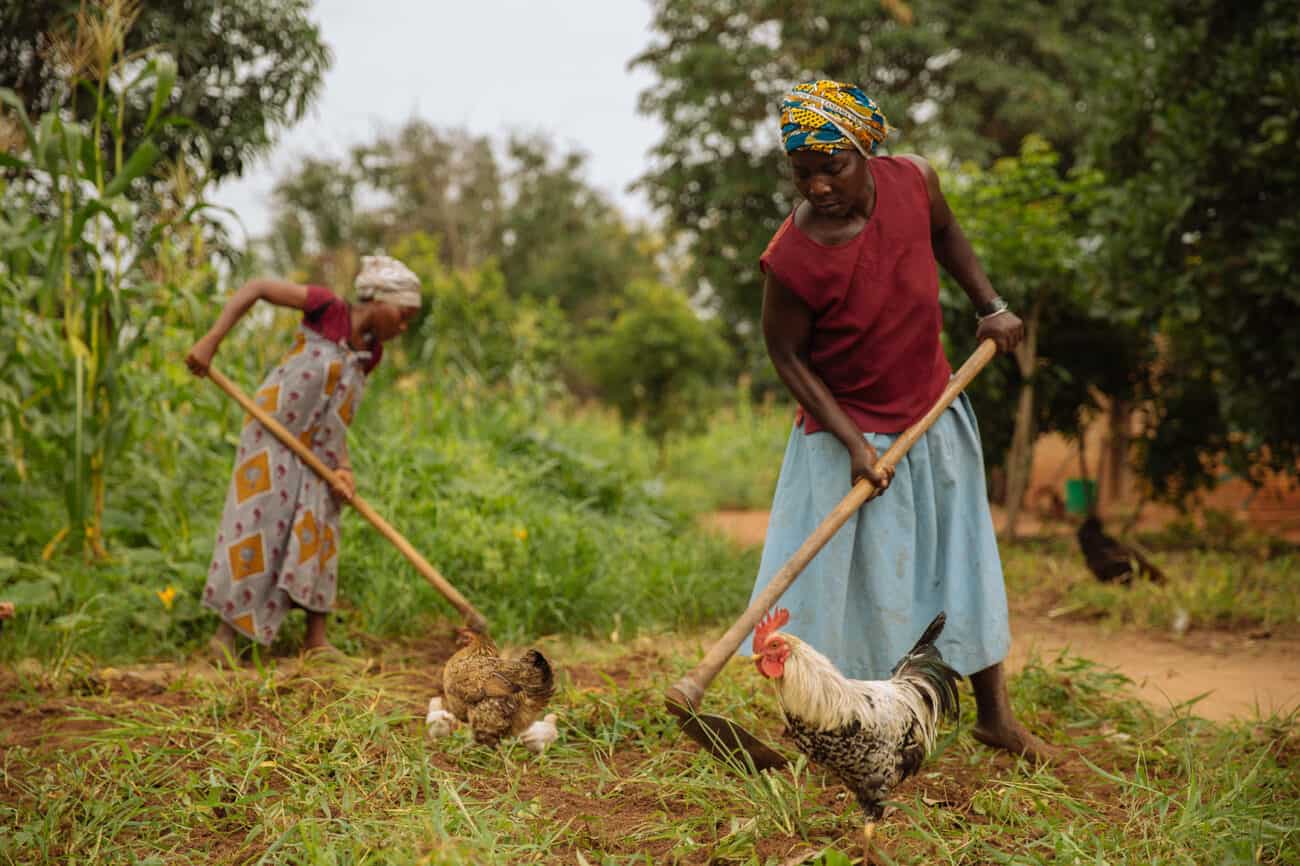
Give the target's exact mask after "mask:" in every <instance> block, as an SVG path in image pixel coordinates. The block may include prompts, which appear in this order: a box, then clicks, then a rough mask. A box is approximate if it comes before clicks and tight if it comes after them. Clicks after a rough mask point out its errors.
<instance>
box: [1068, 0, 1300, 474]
mask: <svg viewBox="0 0 1300 866" xmlns="http://www.w3.org/2000/svg"><path fill="white" fill-rule="evenodd" d="M1139 32H1140V34H1141V42H1140V45H1139V46H1138V47H1135V48H1132V49H1131V50H1129V51H1127V52H1126V53H1122V54H1120V55H1119V56H1117V57H1116V61H1115V63H1114V64H1113V68H1112V71H1111V73H1110V80H1109V81H1108V82H1105V85H1104V86H1103V88H1102V89H1103V91H1104V92H1105V93H1106V94H1107V98H1106V104H1105V105H1104V106H1103V110H1102V111H1101V112H1100V113H1099V114H1098V116H1097V119H1098V132H1097V138H1096V150H1095V154H1094V159H1095V161H1096V163H1097V164H1098V165H1099V166H1104V167H1105V170H1106V171H1107V174H1108V175H1109V176H1110V177H1112V178H1113V179H1114V180H1115V181H1116V183H1115V185H1114V188H1113V192H1112V194H1111V195H1110V196H1109V197H1108V199H1107V201H1106V202H1105V204H1106V208H1105V210H1104V212H1102V217H1103V219H1102V221H1101V227H1102V229H1103V230H1104V232H1105V235H1106V237H1107V243H1106V245H1105V247H1104V248H1103V253H1104V254H1105V258H1106V262H1107V266H1108V269H1109V281H1110V283H1111V287H1112V292H1113V293H1114V294H1115V296H1116V297H1117V298H1118V299H1121V300H1122V302H1123V303H1124V304H1126V305H1128V306H1130V307H1131V308H1132V309H1134V310H1135V311H1137V313H1138V314H1139V316H1140V321H1141V322H1142V323H1143V324H1144V325H1145V326H1146V327H1149V328H1151V329H1158V330H1159V332H1160V334H1161V335H1162V337H1163V340H1164V345H1163V348H1162V357H1161V364H1160V371H1159V375H1158V377H1156V379H1155V380H1154V381H1153V382H1152V383H1151V385H1150V388H1149V389H1148V390H1147V391H1146V392H1145V396H1147V397H1148V398H1149V399H1150V400H1151V401H1152V403H1153V406H1154V409H1155V416H1156V418H1155V423H1154V424H1152V425H1150V426H1149V429H1148V430H1147V434H1146V437H1145V439H1144V440H1142V441H1141V442H1140V446H1141V447H1140V449H1139V451H1140V461H1141V466H1140V469H1141V471H1142V473H1143V474H1144V475H1145V476H1146V478H1147V479H1148V481H1149V482H1150V483H1151V485H1152V490H1153V492H1154V493H1155V494H1156V495H1157V496H1161V497H1164V498H1167V499H1173V500H1178V499H1180V498H1181V497H1184V496H1186V495H1188V494H1190V493H1193V492H1195V491H1196V490H1197V489H1198V488H1200V487H1206V486H1211V485H1212V484H1213V483H1214V479H1215V476H1216V475H1217V473H1218V472H1219V471H1220V469H1221V466H1222V465H1224V464H1226V466H1227V468H1229V469H1230V470H1232V471H1234V472H1236V473H1238V474H1240V475H1242V476H1244V477H1247V478H1257V477H1258V473H1259V472H1260V471H1261V470H1264V469H1271V470H1275V471H1278V472H1283V473H1287V474H1290V475H1292V476H1294V475H1296V474H1297V473H1298V472H1300V463H1298V461H1300V412H1298V411H1296V395H1297V394H1300V273H1297V270H1296V267H1295V263H1296V262H1297V261H1300V214H1298V213H1297V210H1296V201H1297V200H1300V161H1297V160H1296V153H1297V152H1300V63H1297V62H1296V58H1297V57H1300V17H1298V16H1297V15H1296V9H1295V4H1294V3H1292V2H1285V0H1244V2H1238V3H1219V2H1214V0H1190V2H1172V0H1166V2H1161V3H1156V4H1152V5H1151V6H1150V7H1149V10H1148V11H1147V12H1146V13H1145V14H1144V16H1143V19H1142V22H1141V27H1140V28H1139ZM1210 70H1212V72H1213V74H1207V71H1210Z"/></svg>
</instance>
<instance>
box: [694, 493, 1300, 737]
mask: <svg viewBox="0 0 1300 866" xmlns="http://www.w3.org/2000/svg"><path fill="white" fill-rule="evenodd" d="M708 524H709V525H710V526H712V527H713V528H715V529H717V530H718V531H719V532H722V533H724V534H726V535H728V536H730V537H732V538H734V539H735V540H736V541H737V542H739V543H741V544H746V545H758V544H762V543H763V537H764V534H765V533H766V532H767V512H766V511H729V512H718V513H716V514H712V515H710V516H709V519H708ZM1011 633H1012V636H1013V644H1012V647H1011V656H1010V658H1009V660H1008V664H1009V666H1010V667H1011V669H1012V670H1013V671H1014V670H1019V669H1020V668H1022V667H1023V666H1024V665H1025V662H1026V661H1027V660H1029V659H1030V658H1032V657H1033V656H1034V655H1035V654H1037V655H1038V656H1039V657H1043V658H1051V657H1054V656H1056V655H1057V654H1058V653H1060V652H1062V651H1068V652H1069V653H1070V654H1071V655H1076V656H1080V657H1082V658H1086V659H1090V660H1092V661H1094V662H1097V663H1098V664H1101V665H1104V666H1106V667H1110V668H1114V669H1115V670H1117V671H1119V672H1120V673H1122V674H1124V675H1125V676H1127V677H1128V678H1129V679H1131V680H1133V683H1134V691H1135V693H1136V694H1138V695H1139V696H1140V697H1142V698H1143V699H1144V700H1146V701H1148V702H1149V703H1151V704H1152V705H1154V706H1157V707H1161V708H1168V707H1169V706H1171V705H1177V704H1182V703H1185V702H1187V701H1191V700H1194V699H1196V698H1198V697H1201V696H1202V695H1203V696H1204V697H1201V699H1200V700H1199V701H1197V703H1196V705H1195V707H1194V708H1193V709H1192V712H1193V713H1195V714H1196V715H1198V716H1202V717H1204V718H1207V719H1214V720H1218V721H1223V720H1227V719H1240V718H1252V717H1254V715H1255V708H1256V707H1259V709H1260V710H1261V711H1263V712H1264V713H1265V714H1267V713H1268V712H1270V711H1274V710H1276V711H1278V712H1285V711H1287V710H1291V709H1293V708H1296V707H1297V706H1300V640H1292V639H1285V638H1273V639H1270V640H1267V641H1259V640H1251V639H1250V638H1248V637H1245V636H1241V635H1235V634H1231V633H1228V632H1192V633H1190V634H1188V635H1187V636H1186V637H1185V638H1184V639H1182V640H1179V641H1174V640H1172V639H1170V638H1166V637H1164V636H1162V635H1159V634H1153V633H1148V632H1142V631H1138V630H1135V629H1125V630H1108V629H1106V628H1103V627H1101V626H1097V625H1091V624H1088V623H1080V622H1065V621H1062V620H1060V619H1055V620H1053V619H1048V618H1047V617H1043V616H1036V615H1033V614H1029V613H1025V612H1021V611H1012V615H1011Z"/></svg>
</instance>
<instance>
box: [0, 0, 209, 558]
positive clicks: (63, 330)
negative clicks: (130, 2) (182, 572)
mask: <svg viewBox="0 0 1300 866" xmlns="http://www.w3.org/2000/svg"><path fill="white" fill-rule="evenodd" d="M129 12H130V10H129V9H128V8H127V6H126V4H125V3H123V2H121V0H117V2H106V3H104V4H103V5H102V6H100V7H98V8H97V9H96V10H93V11H92V12H90V13H88V14H85V15H82V16H80V17H79V20H78V28H79V29H78V30H77V31H76V33H75V34H74V35H73V36H72V37H70V39H71V41H70V42H69V43H68V44H69V45H72V46H75V53H70V54H65V55H63V63H62V64H61V65H60V67H59V68H60V69H61V71H62V72H63V73H64V74H66V75H68V76H69V78H68V80H67V81H65V82H63V83H62V85H61V86H60V87H59V88H58V89H57V92H58V93H59V94H61V95H62V96H63V97H64V98H65V100H66V101H65V102H64V103H62V104H59V105H57V106H55V107H53V108H51V109H50V110H48V111H47V112H46V113H45V114H44V115H43V116H42V117H41V118H40V119H39V121H34V120H33V119H32V118H31V117H29V116H28V114H27V112H26V110H25V109H24V107H23V101H22V99H21V98H20V97H19V95H18V94H17V93H15V92H14V91H12V90H6V89H2V88H0V104H3V105H4V107H5V108H6V109H8V110H9V111H10V112H11V113H12V117H13V119H14V124H15V126H16V127H17V129H18V135H17V141H16V143H15V145H14V146H13V147H12V148H11V149H8V150H7V151H6V152H0V167H3V168H4V169H5V170H6V172H8V173H9V174H10V176H11V177H12V178H13V180H12V182H4V181H3V180H0V305H2V306H3V310H2V312H0V320H3V321H4V322H5V323H6V328H5V330H6V331H8V332H9V333H6V334H4V338H3V339H0V344H3V345H4V346H5V349H4V352H3V353H2V354H0V370H3V371H4V373H5V375H4V377H3V378H4V381H5V386H4V387H3V388H0V415H2V416H3V420H4V422H5V426H6V428H7V430H8V431H17V435H16V436H14V438H15V439H16V440H18V441H21V442H22V443H23V450H25V451H26V453H27V454H28V455H30V456H32V457H35V458H36V460H35V461H34V462H44V465H43V466H41V469H42V470H44V471H45V472H47V473H48V474H49V475H50V476H52V477H56V478H61V480H62V481H63V493H64V498H65V503H66V510H67V516H68V523H67V525H66V526H65V527H64V528H63V530H62V531H61V532H60V533H59V534H58V535H57V536H56V538H55V541H54V542H52V543H51V545H49V546H48V547H47V551H52V550H53V548H54V545H55V543H57V541H60V540H62V539H63V538H66V537H71V539H72V541H73V543H74V544H76V545H79V546H80V547H81V548H82V549H83V550H85V551H86V553H87V555H88V556H96V557H103V556H104V555H105V554H106V551H105V550H104V547H103V543H102V539H103V524H104V514H105V498H106V490H105V474H106V472H107V469H108V465H109V463H110V461H111V460H112V459H113V458H114V457H115V456H116V455H118V454H120V453H121V447H122V445H123V444H124V439H125V435H126V431H127V430H128V429H129V426H130V421H131V420H132V416H136V415H138V413H140V412H141V411H142V409H141V403H140V401H139V400H138V399H133V397H134V396H135V395H133V394H132V387H131V385H132V382H131V377H130V376H129V372H130V370H131V364H130V362H131V361H132V360H133V359H135V358H136V356H137V353H138V352H140V351H141V350H142V349H144V347H145V346H146V344H147V342H148V337H149V336H150V334H151V332H152V331H153V330H155V329H156V328H158V327H159V326H160V324H161V322H162V320H163V319H164V318H165V317H166V316H167V315H168V312H169V311H170V310H171V309H172V308H173V305H174V304H177V303H178V302H180V301H182V300H192V299H193V292H192V290H193V289H194V288H197V287H198V286H196V285H195V284H194V283H193V282H192V281H191V279H190V278H191V277H194V276H198V279H199V282H200V283H201V282H204V281H205V279H206V278H209V277H210V276H211V273H210V271H208V269H207V268H205V265H206V264H208V263H207V262H206V259H207V254H206V253H205V251H204V249H203V244H202V234H201V232H199V231H198V230H196V229H195V228H194V227H193V225H192V222H193V220H194V216H195V214H196V213H197V212H198V211H199V210H200V209H201V208H202V206H203V202H202V188H201V184H197V185H196V184H195V183H194V182H193V179H192V178H191V177H190V176H189V174H188V171H187V169H186V165H185V163H184V161H182V160H178V161H175V162H173V163H172V164H171V165H170V166H169V170H165V171H160V170H159V167H160V165H163V166H165V165H166V163H164V162H163V161H162V152H161V148H160V147H159V145H158V144H157V143H156V141H155V139H154V135H155V134H161V133H162V131H163V130H165V129H167V128H168V127H167V126H166V117H165V116H164V115H163V113H162V107H163V106H165V105H167V104H168V101H169V97H170V94H171V92H172V90H173V88H174V86H175V83H176V80H177V79H176V64H175V62H174V61H173V59H172V58H171V56H170V55H168V54H166V53H165V52H160V51H155V50H150V51H145V52H138V53H133V54H130V55H128V54H126V53H125V47H124V46H125V44H126V43H127V41H128V40H127V38H126V37H127V36H128V35H129V32H130V27H131V24H132V16H131V15H130V14H129ZM62 50H67V46H65V48H64V49H62ZM74 94H79V95H88V96H89V97H90V101H89V102H88V104H87V105H88V108H87V109H86V110H87V113H86V114H82V113H80V111H79V110H78V107H77V106H78V103H77V101H76V100H75V99H74V96H73V95H74ZM146 182H148V184H147V185H146ZM159 193H164V194H163V195H160V194H159ZM205 272H206V273H205ZM204 287H206V286H204ZM10 435H13V434H12V433H11V434H10ZM20 471H21V470H20Z"/></svg>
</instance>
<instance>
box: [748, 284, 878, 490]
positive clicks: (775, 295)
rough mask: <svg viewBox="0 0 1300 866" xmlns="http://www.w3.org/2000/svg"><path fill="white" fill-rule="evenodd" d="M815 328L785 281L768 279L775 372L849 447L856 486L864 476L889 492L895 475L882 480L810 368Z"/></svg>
mask: <svg viewBox="0 0 1300 866" xmlns="http://www.w3.org/2000/svg"><path fill="white" fill-rule="evenodd" d="M812 327H813V324H812V311H810V310H809V309H808V307H807V305H806V304H804V302H803V301H802V300H800V299H799V298H798V297H797V296H796V295H795V294H794V292H792V291H790V290H789V289H788V288H786V287H785V286H784V285H782V283H781V281H780V280H778V279H776V278H775V277H773V276H772V275H771V274H768V275H767V278H766V280H765V281H764V283H763V338H764V340H765V341H766V343H767V354H768V357H770V358H771V359H772V366H774V367H775V368H776V373H777V375H778V376H780V377H781V381H782V382H784V383H785V386H786V387H787V388H789V389H790V393H791V394H793V395H794V398H795V399H796V400H798V401H799V405H800V406H803V408H804V411H805V412H808V413H810V414H811V415H812V416H813V417H814V418H816V419H817V423H818V424H820V425H821V426H822V427H823V428H825V429H826V430H829V431H830V432H831V433H832V434H833V435H834V436H835V438H836V439H839V440H840V442H842V443H844V447H845V448H847V449H848V452H849V459H850V468H851V472H852V481H853V482H856V481H857V480H858V479H859V478H862V477H864V476H865V477H866V478H867V479H868V480H870V481H871V483H872V484H874V485H875V486H876V487H877V488H878V489H879V490H884V489H885V488H886V487H888V486H889V480H890V478H892V477H893V472H892V471H887V472H885V473H883V474H882V473H880V472H878V471H877V470H876V468H875V464H876V460H877V459H878V455H877V454H876V449H874V448H872V447H871V445H870V443H868V442H867V440H866V439H864V438H863V437H862V432H861V431H860V430H858V425H857V424H855V423H853V419H851V418H850V417H849V416H848V415H847V414H845V412H844V410H843V409H842V408H840V404H839V403H837V402H836V401H835V397H834V396H833V395H832V394H831V392H830V389H829V388H827V387H826V383H825V382H823V381H822V378H821V377H820V376H818V375H817V374H816V373H814V372H813V371H812V368H811V367H809V366H808V344H809V341H810V339H811V337H812Z"/></svg>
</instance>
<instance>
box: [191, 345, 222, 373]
mask: <svg viewBox="0 0 1300 866" xmlns="http://www.w3.org/2000/svg"><path fill="white" fill-rule="evenodd" d="M215 354H217V343H216V341H215V340H211V339H209V338H208V337H206V336H205V337H202V338H201V339H200V340H199V341H198V342H197V343H195V344H194V346H193V347H192V348H191V349H190V351H189V352H188V353H187V354H186V355H185V366H186V367H189V368H190V372H191V373H193V374H194V375H195V376H206V375H208V367H209V366H210V365H211V364H212V356H213V355H215Z"/></svg>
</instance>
